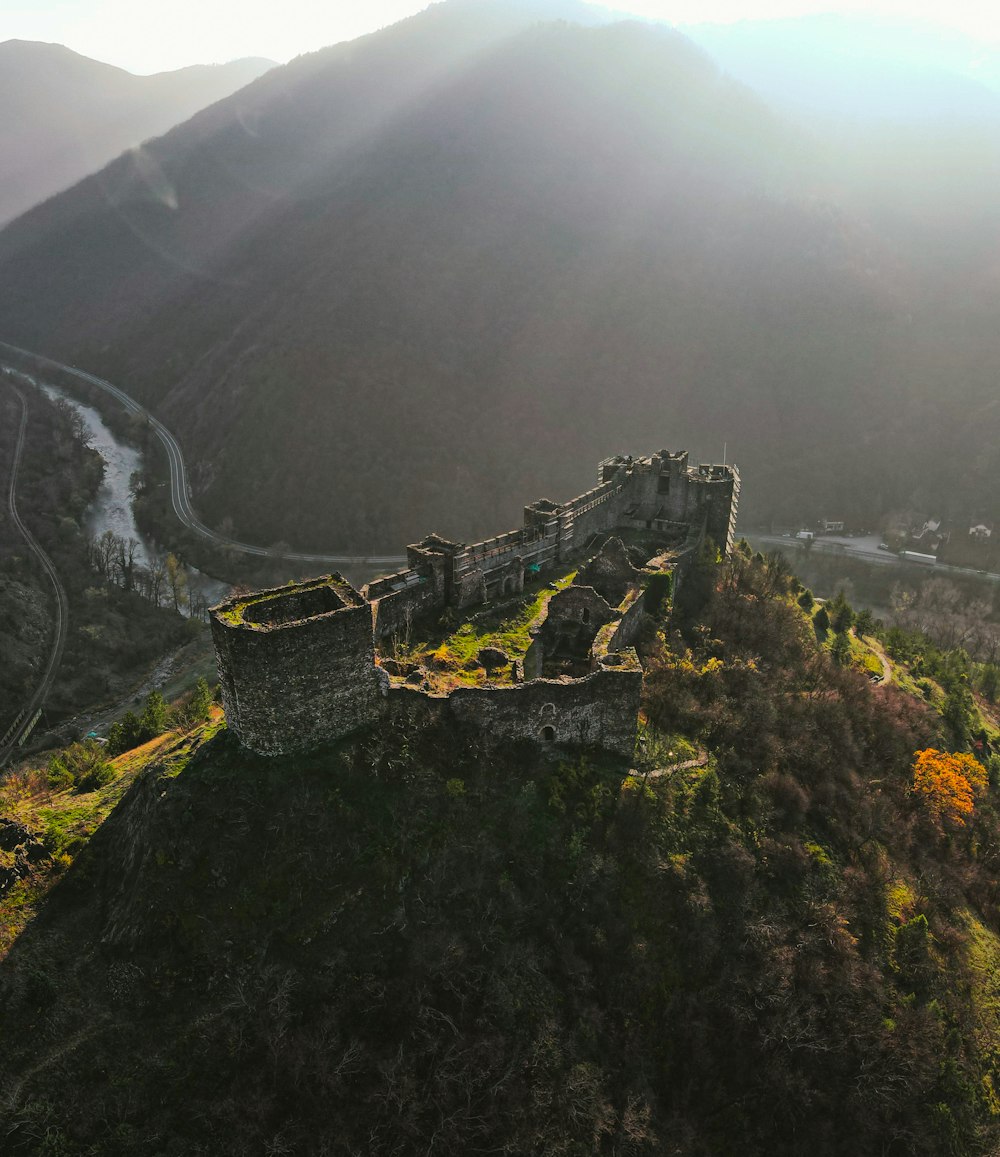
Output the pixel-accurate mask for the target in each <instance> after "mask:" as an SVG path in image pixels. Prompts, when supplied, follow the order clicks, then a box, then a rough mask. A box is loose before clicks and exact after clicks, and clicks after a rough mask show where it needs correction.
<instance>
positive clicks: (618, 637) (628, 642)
mask: <svg viewBox="0 0 1000 1157" xmlns="http://www.w3.org/2000/svg"><path fill="white" fill-rule="evenodd" d="M617 610H618V614H619V615H620V616H621V617H620V618H619V619H618V621H617V622H616V623H614V624H613V626H614V630H613V631H612V632H611V634H610V635H609V636H608V639H607V650H608V651H609V652H615V651H624V650H625V649H626V648H628V647H631V646H632V644H633V643H634V642H635V638H636V635H638V633H639V628H640V626H641V625H642V617H643V615H644V614H645V613H646V592H645V590H634V591H629V593H628V594H627V595H626V596H625V598H624V599H623V600H622V602H621V603H620V604H619V606H618V608H617ZM610 625H611V624H609V626H610Z"/></svg>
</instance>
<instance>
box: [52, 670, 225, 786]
mask: <svg viewBox="0 0 1000 1157" xmlns="http://www.w3.org/2000/svg"><path fill="white" fill-rule="evenodd" d="M211 707H212V692H211V690H210V688H209V686H208V683H207V682H206V681H205V680H204V679H199V680H198V682H197V684H196V686H195V688H194V690H193V691H192V692H190V694H188V695H187V696H185V697H184V698H183V699H181V700H179V701H178V702H177V703H175V704H173V705H170V704H168V703H167V702H166V701H165V700H164V698H163V696H162V695H161V694H160V692H159V691H151V692H150V693H149V694H148V695H147V696H146V701H145V704H144V706H143V710H142V714H141V715H136V714H135V712H134V711H126V712H125V714H124V715H123V716H122V718H121V719H120V720H118V721H117V722H115V723H113V724H112V725H111V727H110V729H109V730H108V736H107V741H106V743H103V744H102V743H101V742H100V741H98V740H97V739H95V738H93V737H88V738H87V739H84V740H82V741H81V742H79V743H73V744H71V745H70V746H69V747H67V748H64V749H62V750H60V751H57V752H55V753H54V754H53V755H51V756H50V757H49V763H48V770H47V778H48V783H49V786H50V787H51V788H53V789H54V790H56V791H59V790H64V789H67V788H72V789H73V790H75V791H77V792H81V793H82V792H89V791H97V790H98V789H99V788H102V787H106V786H107V785H108V784H109V783H111V782H112V780H114V779H115V776H116V774H117V773H116V771H115V768H114V765H113V764H112V762H111V760H112V759H114V758H115V756H118V755H121V754H123V753H124V752H126V751H131V750H132V748H134V747H138V746H139V745H140V744H143V743H148V742H149V741H150V740H151V739H156V738H157V736H159V735H162V734H163V733H164V732H165V731H168V730H169V729H171V728H174V727H193V726H195V724H197V723H203V722H204V721H205V720H206V719H208V716H209V712H210V711H211Z"/></svg>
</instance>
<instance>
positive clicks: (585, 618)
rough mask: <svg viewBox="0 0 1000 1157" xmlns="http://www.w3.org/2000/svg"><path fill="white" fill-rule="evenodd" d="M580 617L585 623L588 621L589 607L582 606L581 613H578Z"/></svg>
mask: <svg viewBox="0 0 1000 1157" xmlns="http://www.w3.org/2000/svg"><path fill="white" fill-rule="evenodd" d="M580 618H581V620H582V621H583V622H585V623H589V622H590V608H589V607H584V608H583V613H582V614H581V615H580Z"/></svg>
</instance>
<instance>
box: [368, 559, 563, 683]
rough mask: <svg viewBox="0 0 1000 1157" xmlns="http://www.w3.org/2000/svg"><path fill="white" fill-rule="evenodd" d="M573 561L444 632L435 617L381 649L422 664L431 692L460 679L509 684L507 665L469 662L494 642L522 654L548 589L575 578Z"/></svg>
mask: <svg viewBox="0 0 1000 1157" xmlns="http://www.w3.org/2000/svg"><path fill="white" fill-rule="evenodd" d="M577 566H578V564H574V565H573V569H572V570H566V571H564V572H563V573H561V574H559V573H557V574H556V575H555V576H553V575H552V572H551V571H550V572H549V573H548V574H547V575H546V576H544V577H541V576H539V577H536V578H534V579H532V580H530V581H526V582H525V584H524V592H523V593H522V594H520V595H515V596H512V597H508V598H506V599H504V600H503V602H502V603H499V604H494V605H491V606H489V607H487V609H486V610H481V611H478V612H477V613H476V614H473V615H471V616H470V617H469V618H468V619H467V620H466V621H465V622H463V623H462V624H461V625H460V626H459V627H457V628H455V629H452V630H451V631H450V632H449V630H448V628H447V627H442V625H441V623H440V622H438V623H436V624H435V623H433V622H427V623H422V624H420V625H419V626H418V625H416V624H415V625H414V628H413V631H412V633H411V636H410V639H409V641H408V642H406V641H403V642H400V641H396V642H390V644H389V646H388V647H387V648H386V653H388V654H391V655H392V656H393V658H395V659H397V660H399V661H400V662H412V663H419V664H420V665H421V666H423V667H425V668H426V669H427V672H428V678H429V680H430V683H431V686H432V688H433V690H435V691H445V690H448V689H449V688H451V687H455V686H458V685H460V684H461V685H465V686H470V687H475V686H480V685H482V684H484V683H509V682H510V681H511V670H510V667H504V668H503V669H502V670H500V671H494V672H493V673H492V674H489V675H488V674H487V672H486V671H485V669H484V668H483V667H481V666H479V665H478V664H475V659H476V656H477V655H478V654H479V652H480V651H481V650H482V649H483V648H484V647H497V648H499V649H501V650H503V651H505V652H506V654H507V655H509V656H510V658H511V659H523V658H524V656H525V654H526V653H527V650H528V647H529V646H530V645H531V636H530V635H529V633H528V628H529V627H530V626H531V624H532V623H533V622H534V621H535V620H536V619H537V618H538V616H539V614H541V612H542V609H543V607H544V606H545V604H546V603H547V602H548V601H549V599H550V598H551V597H552V596H553V594H555V592H556V591H557V590H564V589H565V588H566V587H568V586H569V585H570V583H572V581H573V579H574V578H576V573H577Z"/></svg>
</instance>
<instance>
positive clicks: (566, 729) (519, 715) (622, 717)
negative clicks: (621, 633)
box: [389, 653, 642, 759]
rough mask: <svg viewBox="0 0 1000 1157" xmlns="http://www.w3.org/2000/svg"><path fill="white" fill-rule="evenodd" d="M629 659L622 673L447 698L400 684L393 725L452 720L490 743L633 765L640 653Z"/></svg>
mask: <svg viewBox="0 0 1000 1157" xmlns="http://www.w3.org/2000/svg"><path fill="white" fill-rule="evenodd" d="M624 659H625V662H624V663H623V665H622V666H620V668H619V669H613V670H605V669H602V670H598V671H595V672H594V673H593V675H588V676H584V678H582V679H565V680H559V679H535V680H532V681H531V683H522V684H519V685H516V686H513V687H458V688H456V690H455V691H453V692H451V693H450V694H448V695H428V694H426V693H425V692H421V691H419V690H414V688H412V687H407V686H405V685H400V684H394V685H392V686H391V687H390V690H389V716H390V721H391V722H392V724H395V725H405V724H406V723H407V722H411V721H413V720H414V718H420V720H425V721H426V720H428V718H431V720H435V721H438V722H447V721H448V720H449V718H450V720H455V721H456V722H459V723H463V724H465V725H468V727H470V728H472V729H475V730H477V731H479V732H481V734H483V735H484V737H486V738H487V739H493V740H501V742H516V740H528V742H530V743H542V744H549V743H551V744H553V745H554V746H556V747H559V746H571V747H572V746H578V745H581V746H588V747H598V749H601V750H603V751H605V752H608V753H609V754H612V756H617V757H619V758H620V759H631V758H632V754H633V752H634V747H635V735H637V729H638V718H639V699H640V693H641V688H642V670H641V668H640V666H639V663H638V661H637V659H635V657H634V653H633V654H632V655H631V657H630V656H624ZM546 729H551V731H550V730H546Z"/></svg>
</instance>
